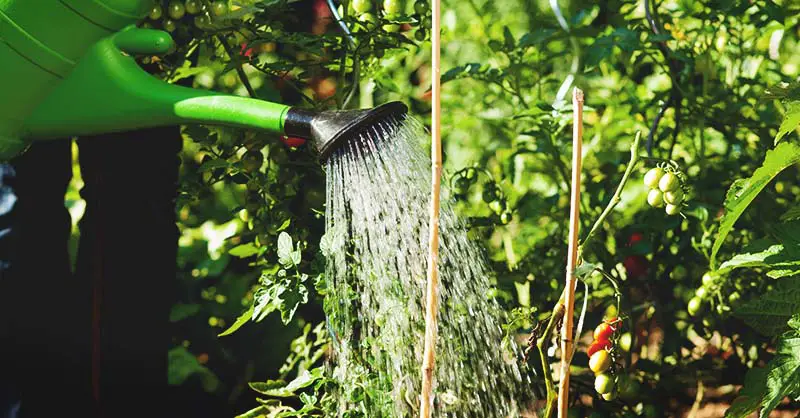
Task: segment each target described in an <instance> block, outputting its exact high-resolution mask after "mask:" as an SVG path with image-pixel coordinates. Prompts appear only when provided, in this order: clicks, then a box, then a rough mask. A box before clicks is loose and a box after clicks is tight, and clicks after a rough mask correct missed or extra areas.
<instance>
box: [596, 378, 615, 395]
mask: <svg viewBox="0 0 800 418" xmlns="http://www.w3.org/2000/svg"><path fill="white" fill-rule="evenodd" d="M594 390H596V391H597V393H599V394H601V395H605V394H607V393H611V391H613V390H614V378H613V377H611V375H610V374H608V373H600V374H598V375H597V377H595V378H594Z"/></svg>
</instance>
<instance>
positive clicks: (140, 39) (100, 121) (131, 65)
mask: <svg viewBox="0 0 800 418" xmlns="http://www.w3.org/2000/svg"><path fill="white" fill-rule="evenodd" d="M172 46H173V40H172V38H171V37H170V36H169V34H167V33H166V32H163V31H158V30H151V29H138V28H130V29H127V30H124V31H121V32H119V33H117V34H115V35H113V36H110V37H108V38H105V39H103V40H101V41H99V42H98V43H96V44H95V45H94V46H93V47H92V48H91V49H90V50H89V52H88V53H87V54H86V55H85V56H84V57H83V58H82V59H81V60H80V62H79V63H78V64H77V65H76V67H75V69H74V70H73V71H72V72H71V74H70V75H69V77H68V78H67V79H65V80H64V81H63V82H61V83H60V84H59V85H58V87H56V88H55V90H54V91H53V92H52V93H51V94H50V95H49V96H48V97H47V98H46V99H45V100H44V102H42V103H41V104H40V105H39V106H38V107H37V108H36V109H35V110H34V112H33V113H32V114H31V115H30V116H29V117H28V118H27V119H26V121H25V123H24V125H23V135H24V136H25V137H26V138H27V139H50V138H59V137H69V136H82V135H94V134H101V133H109V132H119V131H128V130H134V129H141V128H149V127H156V126H167V125H178V124H191V123H205V124H216V125H227V126H234V127H241V128H249V129H259V130H266V131H271V132H282V131H283V121H284V119H285V117H286V114H287V112H288V111H289V109H290V108H289V106H286V105H283V104H278V103H272V102H267V101H261V100H256V99H250V98H245V97H238V96H232V95H226V94H220V93H216V92H212V91H208V90H199V89H191V88H187V87H182V86H177V85H174V84H169V83H166V82H164V81H161V80H159V79H157V78H155V77H153V76H152V75H150V74H148V73H147V72H145V71H144V70H142V69H141V68H140V67H139V66H138V64H137V63H136V61H135V60H134V59H133V58H132V57H131V55H133V54H151V55H156V54H163V53H166V52H167V51H168V50H169V49H170V48H172Z"/></svg>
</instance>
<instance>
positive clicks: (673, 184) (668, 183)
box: [658, 173, 681, 192]
mask: <svg viewBox="0 0 800 418" xmlns="http://www.w3.org/2000/svg"><path fill="white" fill-rule="evenodd" d="M680 184H681V181H680V180H679V179H678V176H676V175H675V174H673V173H665V174H664V175H663V176H662V177H661V180H659V181H658V188H659V189H661V191H662V192H671V191H673V190H677V189H678V186H680Z"/></svg>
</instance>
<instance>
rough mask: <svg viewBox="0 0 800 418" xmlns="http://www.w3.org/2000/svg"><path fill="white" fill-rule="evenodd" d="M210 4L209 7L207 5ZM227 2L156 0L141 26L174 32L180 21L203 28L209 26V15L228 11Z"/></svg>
mask: <svg viewBox="0 0 800 418" xmlns="http://www.w3.org/2000/svg"><path fill="white" fill-rule="evenodd" d="M209 4H210V7H209V6H208V5H209ZM228 10H229V9H228V2H227V1H222V0H217V1H214V2H213V3H206V2H205V1H203V0H186V1H180V0H169V1H160V2H156V4H155V5H154V6H153V8H152V9H151V10H150V14H149V15H148V18H149V21H147V22H145V23H144V24H143V27H145V28H148V27H154V26H157V27H160V28H161V29H164V30H165V31H167V32H174V31H175V30H176V29H177V28H178V25H179V24H180V23H187V24H188V23H189V22H191V23H193V24H194V26H195V27H196V28H197V29H200V30H205V29H208V28H209V27H210V26H211V15H212V14H213V15H214V16H222V15H224V14H226V13H228Z"/></svg>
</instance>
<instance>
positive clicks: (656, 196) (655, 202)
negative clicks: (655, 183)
mask: <svg viewBox="0 0 800 418" xmlns="http://www.w3.org/2000/svg"><path fill="white" fill-rule="evenodd" d="M647 204H649V205H650V206H652V207H654V208H661V207H664V193H661V190H658V189H652V190H650V191H649V192H647Z"/></svg>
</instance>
